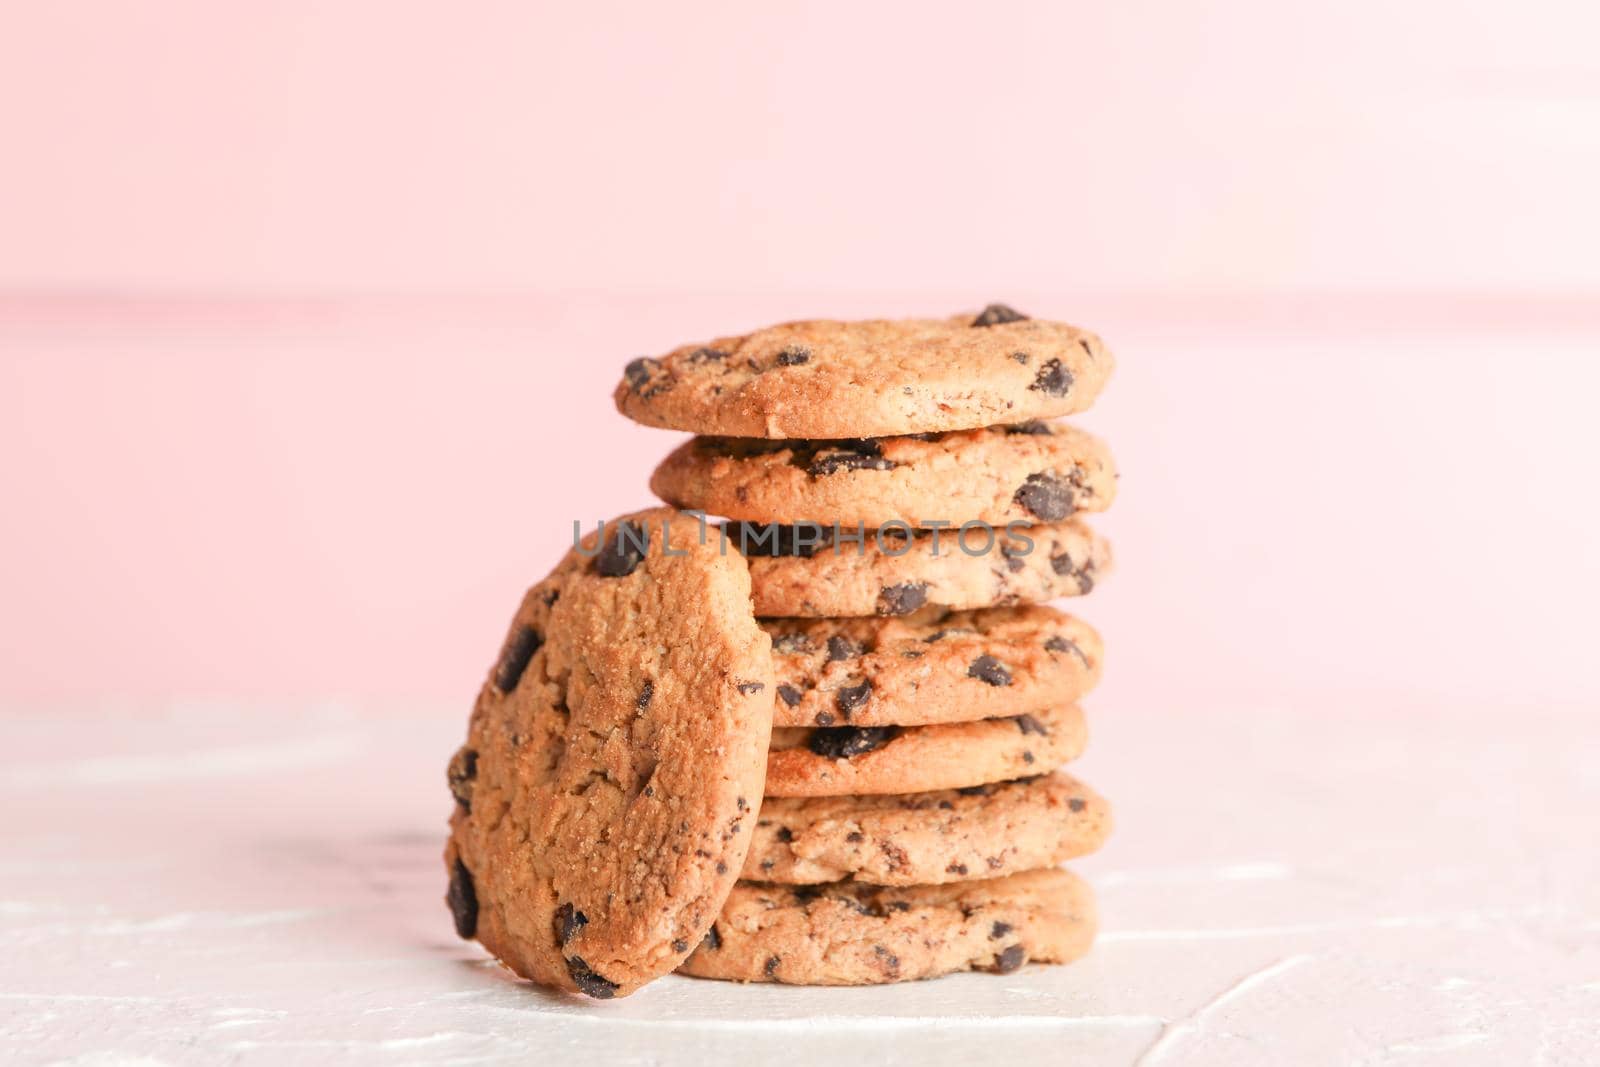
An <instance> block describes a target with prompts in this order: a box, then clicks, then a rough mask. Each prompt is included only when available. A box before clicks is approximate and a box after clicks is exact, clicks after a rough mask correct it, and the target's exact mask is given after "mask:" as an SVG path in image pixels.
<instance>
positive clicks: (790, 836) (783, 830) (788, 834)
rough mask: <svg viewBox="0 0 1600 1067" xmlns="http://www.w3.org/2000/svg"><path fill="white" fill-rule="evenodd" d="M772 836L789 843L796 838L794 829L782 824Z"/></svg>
mask: <svg viewBox="0 0 1600 1067" xmlns="http://www.w3.org/2000/svg"><path fill="white" fill-rule="evenodd" d="M772 836H773V837H776V838H777V839H778V840H779V841H781V842H783V843H784V844H786V845H787V844H788V843H789V842H790V841H793V840H794V831H793V830H791V829H789V828H788V827H787V826H780V827H778V829H777V832H775V833H774V834H773V835H772Z"/></svg>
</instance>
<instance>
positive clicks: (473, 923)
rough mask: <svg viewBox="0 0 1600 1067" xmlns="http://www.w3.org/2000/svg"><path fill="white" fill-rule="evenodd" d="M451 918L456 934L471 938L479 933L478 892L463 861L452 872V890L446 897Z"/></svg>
mask: <svg viewBox="0 0 1600 1067" xmlns="http://www.w3.org/2000/svg"><path fill="white" fill-rule="evenodd" d="M444 899H445V903H447V904H449V905H450V916H451V918H453V919H455V921H456V934H457V936H459V937H471V936H472V935H473V934H475V933H477V932H478V891H477V889H476V888H474V887H473V885H472V872H471V871H469V870H467V868H466V865H465V864H463V863H462V862H461V860H459V859H457V860H456V865H455V866H454V867H452V868H451V870H450V888H449V890H448V891H446V893H445V895H444Z"/></svg>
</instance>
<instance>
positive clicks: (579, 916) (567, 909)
mask: <svg viewBox="0 0 1600 1067" xmlns="http://www.w3.org/2000/svg"><path fill="white" fill-rule="evenodd" d="M588 925H589V917H588V916H587V915H585V914H584V913H583V912H581V911H579V910H578V909H577V908H574V907H573V906H572V905H571V904H563V905H561V907H559V908H557V909H556V936H557V937H558V938H560V939H561V943H562V944H563V945H565V944H566V943H567V942H569V941H571V940H572V939H573V937H574V936H576V934H577V933H578V931H579V930H582V929H583V928H584V927H585V926H588Z"/></svg>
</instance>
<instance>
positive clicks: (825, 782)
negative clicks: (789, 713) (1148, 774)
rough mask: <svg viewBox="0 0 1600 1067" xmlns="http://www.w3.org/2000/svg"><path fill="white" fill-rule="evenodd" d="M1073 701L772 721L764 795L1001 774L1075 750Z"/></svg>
mask: <svg viewBox="0 0 1600 1067" xmlns="http://www.w3.org/2000/svg"><path fill="white" fill-rule="evenodd" d="M1088 739H1089V734H1088V730H1087V728H1086V727H1085V726H1084V721H1083V712H1082V711H1080V710H1079V709H1078V706H1077V705H1075V704H1069V705H1067V706H1065V707H1062V708H1051V709H1044V710H1040V711H1036V712H1033V713H1030V714H1027V715H1015V716H1012V717H1010V718H1004V719H983V720H981V721H979V722H952V723H940V724H938V725H935V726H833V727H820V728H817V729H804V728H799V727H779V728H777V729H774V730H773V731H772V751H771V752H770V753H768V755H767V786H766V794H767V796H769V797H832V796H846V795H849V794H861V793H924V792H928V791H931V790H934V789H964V788H966V787H967V786H974V785H983V784H985V783H987V782H1004V781H1008V780H1010V779H1012V778H1020V777H1022V776H1023V775H1028V774H1038V773H1039V772H1041V771H1048V770H1053V769H1054V768H1056V767H1058V766H1060V765H1061V764H1063V763H1065V762H1067V761H1068V760H1070V759H1076V758H1077V757H1078V756H1080V755H1082V753H1083V748H1084V745H1085V744H1086V743H1087V742H1088Z"/></svg>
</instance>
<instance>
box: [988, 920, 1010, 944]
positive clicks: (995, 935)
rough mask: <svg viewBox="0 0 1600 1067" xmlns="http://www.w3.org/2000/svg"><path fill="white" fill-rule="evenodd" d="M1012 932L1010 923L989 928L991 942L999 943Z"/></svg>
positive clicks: (997, 923)
mask: <svg viewBox="0 0 1600 1067" xmlns="http://www.w3.org/2000/svg"><path fill="white" fill-rule="evenodd" d="M1010 932H1011V924H1010V923H1003V922H996V923H995V924H994V925H993V926H991V927H989V940H991V941H998V940H1000V939H1001V938H1002V937H1004V936H1006V935H1007V934H1009V933H1010Z"/></svg>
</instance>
